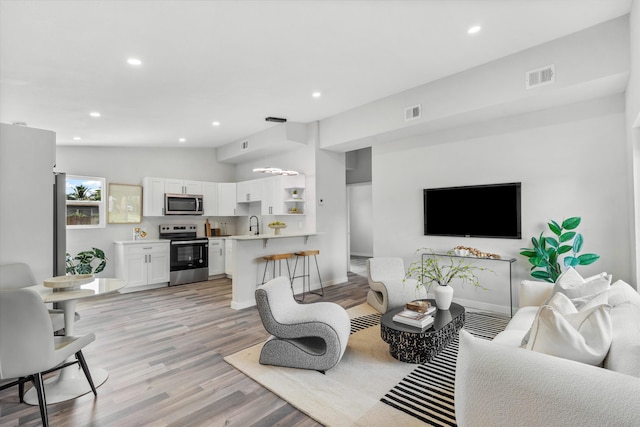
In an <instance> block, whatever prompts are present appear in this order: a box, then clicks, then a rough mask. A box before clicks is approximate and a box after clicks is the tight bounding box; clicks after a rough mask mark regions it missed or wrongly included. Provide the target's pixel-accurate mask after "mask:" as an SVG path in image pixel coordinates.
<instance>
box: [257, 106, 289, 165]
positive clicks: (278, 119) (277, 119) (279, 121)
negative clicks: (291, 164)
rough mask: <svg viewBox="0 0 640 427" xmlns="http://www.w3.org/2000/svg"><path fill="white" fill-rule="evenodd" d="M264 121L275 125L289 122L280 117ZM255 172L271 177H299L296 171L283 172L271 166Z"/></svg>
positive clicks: (266, 118)
mask: <svg viewBox="0 0 640 427" xmlns="http://www.w3.org/2000/svg"><path fill="white" fill-rule="evenodd" d="M264 120H265V121H267V122H275V123H285V122H286V121H287V119H285V118H280V117H265V119H264ZM253 171H254V172H255V173H266V174H270V175H284V176H293V175H299V173H298V172H297V171H294V170H283V169H280V168H273V167H270V166H267V167H264V168H254V169H253Z"/></svg>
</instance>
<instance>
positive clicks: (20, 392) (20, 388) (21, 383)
mask: <svg viewBox="0 0 640 427" xmlns="http://www.w3.org/2000/svg"><path fill="white" fill-rule="evenodd" d="M24 380H25V379H24V378H20V380H19V383H18V396H20V403H24Z"/></svg>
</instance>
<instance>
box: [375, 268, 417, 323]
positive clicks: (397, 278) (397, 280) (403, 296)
mask: <svg viewBox="0 0 640 427" xmlns="http://www.w3.org/2000/svg"><path fill="white" fill-rule="evenodd" d="M367 277H368V278H369V287H370V288H371V290H369V293H368V294H367V302H368V303H369V305H370V306H372V307H373V308H375V309H376V310H378V311H379V312H380V313H381V314H384V313H386V312H387V311H389V310H392V309H394V308H397V307H401V306H403V305H404V304H406V303H407V302H409V301H413V300H415V299H420V298H426V297H427V294H426V292H425V290H424V289H423V288H420V289H417V287H416V286H417V284H418V281H417V280H415V279H406V280H403V279H404V277H405V269H404V261H402V258H385V257H379V258H370V259H368V260H367Z"/></svg>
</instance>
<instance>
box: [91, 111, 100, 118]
mask: <svg viewBox="0 0 640 427" xmlns="http://www.w3.org/2000/svg"><path fill="white" fill-rule="evenodd" d="M89 115H90V116H91V117H100V113H98V112H97V111H92V112H91V113H89Z"/></svg>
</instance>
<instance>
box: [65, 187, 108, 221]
mask: <svg viewBox="0 0 640 427" xmlns="http://www.w3.org/2000/svg"><path fill="white" fill-rule="evenodd" d="M104 188H105V180H104V178H95V177H90V176H77V175H67V188H66V194H67V228H104V226H105V205H104V198H103V193H104Z"/></svg>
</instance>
